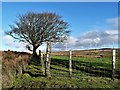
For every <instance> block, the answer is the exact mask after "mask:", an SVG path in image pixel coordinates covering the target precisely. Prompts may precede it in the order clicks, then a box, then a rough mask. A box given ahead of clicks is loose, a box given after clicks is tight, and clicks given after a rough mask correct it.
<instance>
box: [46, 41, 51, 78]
mask: <svg viewBox="0 0 120 90" xmlns="http://www.w3.org/2000/svg"><path fill="white" fill-rule="evenodd" d="M50 53H51V42H50V41H48V42H47V49H46V61H45V76H46V77H51V74H50Z"/></svg>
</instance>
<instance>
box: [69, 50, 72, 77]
mask: <svg viewBox="0 0 120 90" xmlns="http://www.w3.org/2000/svg"><path fill="white" fill-rule="evenodd" d="M69 75H70V78H71V76H72V51H71V50H69Z"/></svg>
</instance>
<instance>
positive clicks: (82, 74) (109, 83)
mask: <svg viewBox="0 0 120 90" xmlns="http://www.w3.org/2000/svg"><path fill="white" fill-rule="evenodd" d="M117 62H118V61H117ZM111 65H112V64H111V58H109V57H105V58H80V57H73V58H72V67H73V69H72V78H70V77H69V57H66V56H59V57H58V56H52V59H51V77H50V78H46V77H44V75H43V73H42V69H41V66H40V64H39V65H37V66H36V65H30V66H28V67H27V68H26V70H25V73H24V74H19V75H18V76H17V78H16V80H15V81H13V83H12V84H11V88H13V89H14V88H20V89H25V88H113V89H116V90H119V89H120V80H119V79H117V78H116V79H115V80H114V81H113V80H111V77H106V76H105V77H103V76H99V75H98V74H109V73H110V74H111V72H109V71H106V70H111ZM102 69H104V70H102ZM82 70H83V71H82ZM87 70H88V71H89V70H90V72H88V71H87ZM117 70H118V71H119V70H120V69H118V68H117ZM103 72H104V73H103ZM94 73H95V74H96V76H94V75H93V76H92V74H94Z"/></svg>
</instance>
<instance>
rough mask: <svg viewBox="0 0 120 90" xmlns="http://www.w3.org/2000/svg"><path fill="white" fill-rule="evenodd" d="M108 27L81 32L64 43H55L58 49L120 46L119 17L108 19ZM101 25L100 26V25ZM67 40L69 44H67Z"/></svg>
mask: <svg viewBox="0 0 120 90" xmlns="http://www.w3.org/2000/svg"><path fill="white" fill-rule="evenodd" d="M106 21H107V23H106V25H109V26H110V27H109V28H108V29H106V28H105V29H104V27H103V28H97V29H96V28H95V29H93V30H91V31H87V32H84V33H81V34H80V36H79V37H73V36H70V38H68V40H67V41H65V42H64V43H62V44H61V43H57V44H55V45H54V48H55V49H56V50H65V49H66V46H67V47H68V48H72V49H76V50H77V49H82V48H95V47H103V46H109V45H117V46H118V38H120V37H118V18H110V19H107V20H106ZM98 27H99V26H98ZM66 42H67V45H66Z"/></svg>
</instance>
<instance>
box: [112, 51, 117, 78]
mask: <svg viewBox="0 0 120 90" xmlns="http://www.w3.org/2000/svg"><path fill="white" fill-rule="evenodd" d="M115 59H116V50H115V49H113V58H112V79H113V80H114V79H115Z"/></svg>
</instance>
